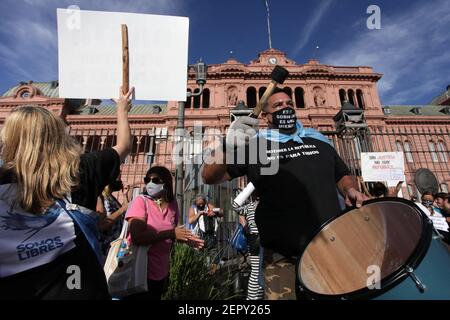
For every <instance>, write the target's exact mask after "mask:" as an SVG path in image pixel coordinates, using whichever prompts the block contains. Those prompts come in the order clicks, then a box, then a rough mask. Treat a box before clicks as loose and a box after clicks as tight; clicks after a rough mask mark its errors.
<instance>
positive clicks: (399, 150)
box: [395, 140, 403, 152]
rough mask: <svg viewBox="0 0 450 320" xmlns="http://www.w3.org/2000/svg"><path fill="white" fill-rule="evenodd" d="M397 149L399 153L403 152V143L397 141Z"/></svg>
mask: <svg viewBox="0 0 450 320" xmlns="http://www.w3.org/2000/svg"><path fill="white" fill-rule="evenodd" d="M395 147H396V148H397V152H403V145H402V143H401V141H398V140H397V141H395Z"/></svg>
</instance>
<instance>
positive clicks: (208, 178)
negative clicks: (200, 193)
mask: <svg viewBox="0 0 450 320" xmlns="http://www.w3.org/2000/svg"><path fill="white" fill-rule="evenodd" d="M221 149H222V148H221V147H218V148H216V149H215V150H213V151H212V152H211V154H210V155H209V157H208V158H207V159H206V160H205V164H204V166H203V171H202V179H203V183H206V184H218V183H222V182H225V181H228V180H230V179H231V176H230V175H229V174H228V172H227V165H226V164H225V155H224V153H223V152H222V150H221Z"/></svg>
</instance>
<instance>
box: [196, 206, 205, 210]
mask: <svg viewBox="0 0 450 320" xmlns="http://www.w3.org/2000/svg"><path fill="white" fill-rule="evenodd" d="M197 208H198V209H199V210H203V209H205V205H201V206H200V205H197Z"/></svg>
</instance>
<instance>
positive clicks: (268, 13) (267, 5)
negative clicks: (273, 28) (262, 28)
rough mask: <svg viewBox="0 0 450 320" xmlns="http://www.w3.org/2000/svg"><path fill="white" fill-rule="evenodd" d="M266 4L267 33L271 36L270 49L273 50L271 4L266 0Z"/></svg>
mask: <svg viewBox="0 0 450 320" xmlns="http://www.w3.org/2000/svg"><path fill="white" fill-rule="evenodd" d="M264 2H265V4H266V10H267V33H268V34H269V48H270V49H272V36H271V35H270V11H269V3H268V2H267V0H264Z"/></svg>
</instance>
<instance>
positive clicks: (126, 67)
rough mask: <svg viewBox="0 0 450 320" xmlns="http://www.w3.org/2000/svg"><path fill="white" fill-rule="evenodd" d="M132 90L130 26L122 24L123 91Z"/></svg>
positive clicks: (125, 92) (124, 92)
mask: <svg viewBox="0 0 450 320" xmlns="http://www.w3.org/2000/svg"><path fill="white" fill-rule="evenodd" d="M129 90H130V56H129V51H128V27H127V25H126V24H122V92H123V94H127V93H128V91H129Z"/></svg>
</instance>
